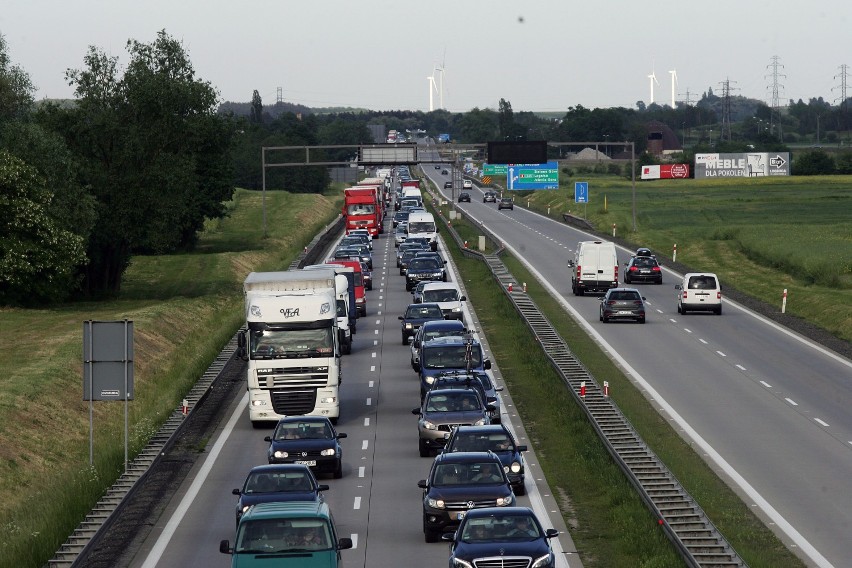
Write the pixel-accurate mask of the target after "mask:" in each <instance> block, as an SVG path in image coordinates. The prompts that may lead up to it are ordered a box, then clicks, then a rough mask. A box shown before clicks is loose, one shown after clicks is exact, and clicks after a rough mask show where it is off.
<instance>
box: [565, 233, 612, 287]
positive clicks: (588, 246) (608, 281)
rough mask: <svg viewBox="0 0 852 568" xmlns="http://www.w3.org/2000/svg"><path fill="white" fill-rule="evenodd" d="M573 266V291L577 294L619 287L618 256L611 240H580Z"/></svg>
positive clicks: (569, 263) (570, 263) (570, 264)
mask: <svg viewBox="0 0 852 568" xmlns="http://www.w3.org/2000/svg"><path fill="white" fill-rule="evenodd" d="M568 266H569V267H571V269H572V270H571V291H572V292H574V295H575V296H582V295H583V294H584V293H585V292H606V291H607V290H609V289H610V288H617V287H618V256H617V255H616V252H615V244H614V243H611V242H609V241H580V242H578V243H577V247H576V248H575V249H574V259H573V260H569V261H568Z"/></svg>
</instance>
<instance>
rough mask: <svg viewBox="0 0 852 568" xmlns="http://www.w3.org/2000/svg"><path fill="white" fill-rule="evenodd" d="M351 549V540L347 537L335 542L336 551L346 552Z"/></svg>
mask: <svg viewBox="0 0 852 568" xmlns="http://www.w3.org/2000/svg"><path fill="white" fill-rule="evenodd" d="M348 548H352V539H351V538H349V537H348V536H343V537H340V538H339V539H338V540H337V550H346V549H348Z"/></svg>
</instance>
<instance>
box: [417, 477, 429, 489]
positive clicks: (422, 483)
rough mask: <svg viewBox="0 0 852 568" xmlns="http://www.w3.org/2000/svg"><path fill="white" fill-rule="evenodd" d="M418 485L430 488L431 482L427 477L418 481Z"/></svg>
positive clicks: (422, 487)
mask: <svg viewBox="0 0 852 568" xmlns="http://www.w3.org/2000/svg"><path fill="white" fill-rule="evenodd" d="M417 487H419V488H420V489H428V488H429V484H428V483H426V480H425V479H421V480H420V481H418V482H417Z"/></svg>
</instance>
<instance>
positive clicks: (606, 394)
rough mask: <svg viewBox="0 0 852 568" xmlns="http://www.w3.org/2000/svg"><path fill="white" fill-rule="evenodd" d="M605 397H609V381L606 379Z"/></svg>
mask: <svg viewBox="0 0 852 568" xmlns="http://www.w3.org/2000/svg"><path fill="white" fill-rule="evenodd" d="M604 398H609V381H604Z"/></svg>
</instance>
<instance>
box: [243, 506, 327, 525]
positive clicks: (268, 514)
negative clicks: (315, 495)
mask: <svg viewBox="0 0 852 568" xmlns="http://www.w3.org/2000/svg"><path fill="white" fill-rule="evenodd" d="M306 516H311V517H321V518H325V519H328V518H329V516H330V515H329V507H328V504H327V503H325V502H323V501H281V502H277V501H276V502H266V503H258V504H257V505H252V506H251V508H249V510H248V511H246V513H245V514H244V515H243V516H242V517H241V518H240V524H242V523H244V522H246V521H249V520H255V519H285V518H294V517H306Z"/></svg>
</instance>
